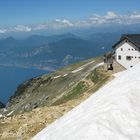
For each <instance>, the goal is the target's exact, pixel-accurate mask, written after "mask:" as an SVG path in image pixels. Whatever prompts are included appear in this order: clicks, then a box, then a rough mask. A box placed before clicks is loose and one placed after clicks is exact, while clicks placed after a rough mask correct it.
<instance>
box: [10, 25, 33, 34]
mask: <svg viewBox="0 0 140 140" xmlns="http://www.w3.org/2000/svg"><path fill="white" fill-rule="evenodd" d="M13 31H15V32H30V31H32V28H31V27H29V26H26V25H17V26H16V27H14V29H13Z"/></svg>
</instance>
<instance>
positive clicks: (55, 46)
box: [0, 32, 121, 70]
mask: <svg viewBox="0 0 140 140" xmlns="http://www.w3.org/2000/svg"><path fill="white" fill-rule="evenodd" d="M120 35H121V33H120V32H102V33H91V34H89V35H88V36H86V37H79V36H77V35H75V34H72V33H65V34H60V35H51V36H43V35H32V36H29V37H27V38H26V39H22V40H19V39H15V38H13V37H8V38H4V39H0V65H1V66H16V67H25V68H39V69H47V70H54V69H57V68H59V67H61V66H64V65H67V64H71V63H74V62H77V61H81V60H85V59H88V58H91V57H95V56H99V55H102V54H104V53H105V52H107V51H109V50H111V47H112V45H113V44H114V43H115V42H116V41H118V39H119V38H120ZM81 36H82V35H81Z"/></svg>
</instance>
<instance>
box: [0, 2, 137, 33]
mask: <svg viewBox="0 0 140 140" xmlns="http://www.w3.org/2000/svg"><path fill="white" fill-rule="evenodd" d="M108 12H112V15H113V14H115V15H119V16H122V15H132V14H133V13H135V14H137V17H138V16H139V15H140V14H139V13H140V0H1V1H0V33H2V32H4V29H3V28H5V27H10V29H9V30H11V28H12V27H13V26H17V25H20V26H18V28H20V27H22V26H21V25H33V24H34V25H36V24H41V23H46V22H52V21H56V22H57V21H59V20H63V23H66V22H69V21H72V22H74V21H78V20H80V21H81V20H83V19H86V18H88V17H90V16H92V15H94V16H95V15H96V16H97V15H98V16H105V15H108ZM110 15H111V13H110ZM65 20H66V21H65ZM82 22H83V21H82ZM71 25H72V24H71ZM47 26H48V25H47ZM44 27H45V26H44ZM22 28H23V27H22ZM5 30H6V28H5ZM27 31H29V30H28V29H27Z"/></svg>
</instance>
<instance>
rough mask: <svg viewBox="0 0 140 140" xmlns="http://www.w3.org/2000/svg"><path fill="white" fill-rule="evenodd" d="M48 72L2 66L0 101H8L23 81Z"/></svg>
mask: <svg viewBox="0 0 140 140" xmlns="http://www.w3.org/2000/svg"><path fill="white" fill-rule="evenodd" d="M47 73H48V71H44V70H36V69H24V68H15V67H1V66H0V101H1V102H3V103H6V102H7V101H8V99H9V97H10V96H11V95H13V93H14V91H15V90H16V87H17V86H18V85H19V84H20V83H22V82H23V81H25V80H28V79H30V78H33V77H36V76H39V75H42V74H47Z"/></svg>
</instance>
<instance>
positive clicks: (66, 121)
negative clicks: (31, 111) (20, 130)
mask: <svg viewBox="0 0 140 140" xmlns="http://www.w3.org/2000/svg"><path fill="white" fill-rule="evenodd" d="M32 140H140V64H138V65H137V66H135V67H133V68H131V69H128V70H126V71H123V72H122V73H119V74H118V75H117V76H116V78H115V79H114V80H113V81H111V82H110V83H108V84H107V85H105V86H104V87H102V88H101V89H100V90H98V91H97V92H96V93H95V94H93V95H92V96H91V97H90V98H88V99H87V100H86V101H84V102H83V103H82V104H80V105H79V106H77V107H76V108H74V109H73V110H72V111H70V112H69V113H67V114H66V115H64V116H63V117H62V118H60V119H58V120H57V121H55V122H54V123H52V124H51V125H50V126H48V127H47V128H45V129H43V130H42V131H41V132H39V133H38V134H37V135H36V136H35V137H33V138H32Z"/></svg>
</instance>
